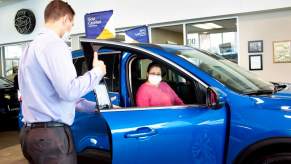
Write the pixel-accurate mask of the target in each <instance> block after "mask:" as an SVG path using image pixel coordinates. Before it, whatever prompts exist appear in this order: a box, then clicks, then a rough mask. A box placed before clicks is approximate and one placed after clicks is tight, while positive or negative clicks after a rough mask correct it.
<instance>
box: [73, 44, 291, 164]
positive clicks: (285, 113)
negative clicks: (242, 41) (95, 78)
mask: <svg viewBox="0 0 291 164" xmlns="http://www.w3.org/2000/svg"><path fill="white" fill-rule="evenodd" d="M81 45H82V50H79V51H75V52H73V57H74V64H75V66H76V70H77V73H78V75H82V74H83V73H84V72H86V71H87V70H89V69H91V66H90V63H92V54H93V52H94V51H98V52H99V59H100V60H103V61H104V62H105V64H106V66H107V74H106V77H105V78H104V82H105V84H106V88H107V91H106V92H103V93H102V94H101V95H99V97H100V96H101V97H102V96H105V97H108V98H109V101H107V104H106V105H105V106H104V104H103V105H102V106H100V104H99V101H98V100H97V102H98V103H97V108H99V110H100V111H99V112H95V113H86V112H77V113H76V117H75V122H74V124H73V125H72V127H71V128H72V133H73V136H74V142H75V146H76V150H77V152H78V155H79V156H80V157H88V158H89V157H90V158H94V159H96V160H99V161H102V162H104V163H114V164H119V163H120V164H124V163H134V164H136V163H140V164H141V163H144V164H148V163H152V164H156V163H161V164H165V163H167V164H170V163H173V164H177V163H179V164H188V163H197V164H222V163H228V164H230V163H235V164H264V163H268V164H270V163H272V164H275V163H291V86H290V85H288V84H279V83H270V82H267V81H263V80H261V79H259V78H258V77H256V76H255V75H254V74H252V73H250V72H248V71H245V70H244V69H243V68H240V67H239V66H238V65H236V64H234V63H232V62H230V61H228V60H226V59H224V58H222V57H221V56H217V55H214V54H211V53H209V52H206V51H202V50H199V49H194V48H190V47H185V46H178V45H152V44H125V43H119V42H113V41H104V40H91V39H83V40H82V41H81ZM152 61H155V62H159V63H160V64H161V65H162V72H163V81H165V82H167V83H168V84H169V85H170V86H171V88H172V89H173V90H174V91H175V92H176V93H177V95H178V96H179V97H180V98H181V99H182V100H183V102H184V103H185V105H180V106H163V107H145V108H141V107H137V106H136V104H135V96H136V92H137V89H138V87H139V86H140V85H141V84H142V83H144V82H145V81H146V68H147V66H148V64H149V63H151V62H152ZM96 94H97V96H96V97H98V94H100V93H98V92H96ZM85 97H86V98H87V99H89V100H92V101H95V96H94V94H93V92H91V93H88V95H86V96H85ZM113 105H116V106H119V107H118V108H114V107H112V106H113Z"/></svg>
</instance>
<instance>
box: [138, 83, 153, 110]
mask: <svg viewBox="0 0 291 164" xmlns="http://www.w3.org/2000/svg"><path fill="white" fill-rule="evenodd" d="M136 105H137V106H138V107H148V106H150V101H149V95H148V93H147V89H146V87H144V86H143V85H141V86H140V87H139V88H138V91H137V94H136Z"/></svg>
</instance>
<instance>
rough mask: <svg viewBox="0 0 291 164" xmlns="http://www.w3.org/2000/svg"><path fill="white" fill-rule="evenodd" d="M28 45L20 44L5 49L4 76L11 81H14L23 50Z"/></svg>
mask: <svg viewBox="0 0 291 164" xmlns="http://www.w3.org/2000/svg"><path fill="white" fill-rule="evenodd" d="M26 44H27V43H20V44H15V45H6V46H3V48H4V51H3V52H4V54H3V56H4V61H3V62H2V64H3V69H4V70H3V72H4V76H5V77H6V78H7V79H8V80H11V81H14V77H15V75H16V74H17V71H18V64H19V58H20V56H21V54H22V51H23V49H24V48H25V46H26Z"/></svg>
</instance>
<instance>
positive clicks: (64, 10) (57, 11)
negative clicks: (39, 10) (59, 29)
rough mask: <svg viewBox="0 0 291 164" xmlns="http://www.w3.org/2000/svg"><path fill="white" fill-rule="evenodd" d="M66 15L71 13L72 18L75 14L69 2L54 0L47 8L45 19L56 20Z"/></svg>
mask: <svg viewBox="0 0 291 164" xmlns="http://www.w3.org/2000/svg"><path fill="white" fill-rule="evenodd" d="M65 15H69V16H70V19H72V18H73V17H74V15H75V11H74V10H73V8H72V7H71V6H70V5H69V4H68V3H67V2H64V1H62V0H53V1H51V2H50V3H49V4H48V5H47V6H46V8H45V11H44V21H45V22H48V21H49V20H53V21H56V20H58V19H60V18H61V17H63V16H65Z"/></svg>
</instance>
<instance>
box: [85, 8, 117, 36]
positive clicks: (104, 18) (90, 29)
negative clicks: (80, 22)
mask: <svg viewBox="0 0 291 164" xmlns="http://www.w3.org/2000/svg"><path fill="white" fill-rule="evenodd" d="M112 15H113V10H109V11H101V12H95V13H89V14H86V15H85V32H86V38H90V39H110V38H114V37H115V32H114V29H113V30H111V29H110V28H111V27H108V24H109V23H108V22H109V20H110V18H111V17H112Z"/></svg>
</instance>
